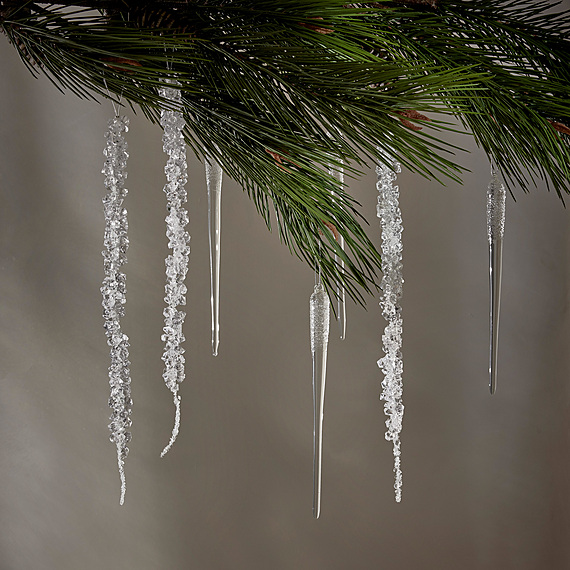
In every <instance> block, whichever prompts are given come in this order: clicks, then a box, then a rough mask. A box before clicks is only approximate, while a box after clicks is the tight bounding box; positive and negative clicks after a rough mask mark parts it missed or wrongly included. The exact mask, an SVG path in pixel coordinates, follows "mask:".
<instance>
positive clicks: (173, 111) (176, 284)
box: [160, 82, 190, 457]
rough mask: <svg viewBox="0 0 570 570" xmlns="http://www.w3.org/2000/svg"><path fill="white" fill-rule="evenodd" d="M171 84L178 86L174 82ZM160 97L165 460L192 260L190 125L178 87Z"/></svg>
mask: <svg viewBox="0 0 570 570" xmlns="http://www.w3.org/2000/svg"><path fill="white" fill-rule="evenodd" d="M171 84H174V83H173V82H171ZM160 95H161V96H162V97H163V98H165V99H167V100H168V101H170V102H171V103H172V105H171V106H168V107H166V106H165V107H164V108H163V109H162V110H161V114H160V124H161V126H162V128H163V129H164V134H163V136H162V142H163V148H164V152H165V153H167V154H168V160H167V162H166V166H165V168H164V172H165V174H166V180H167V183H166V185H165V186H164V192H165V194H166V201H167V210H168V215H167V216H166V235H167V237H168V240H169V241H168V247H169V248H170V250H171V251H172V253H171V254H170V255H169V256H168V257H167V258H166V261H165V264H166V286H165V293H166V296H165V297H164V301H165V302H166V305H167V306H166V308H165V309H164V313H163V314H164V328H163V329H162V330H163V331H164V334H163V335H162V337H161V338H162V340H163V342H164V343H165V348H164V353H163V355H162V360H163V361H164V372H163V374H162V377H163V378H164V381H165V383H166V386H167V387H168V389H169V390H170V391H171V392H172V395H173V400H174V406H175V409H176V411H175V418H174V427H173V428H172V435H171V437H170V441H169V442H168V444H167V445H166V447H165V448H164V449H163V450H162V453H161V454H160V456H161V457H164V456H165V455H166V453H168V451H169V450H170V448H171V447H172V445H173V444H174V442H175V441H176V438H177V436H178V432H179V430H180V395H179V393H178V390H179V386H180V383H181V382H182V381H183V380H184V377H185V374H184V362H185V360H184V349H183V348H182V347H181V346H180V345H181V343H182V342H184V340H185V338H184V334H183V333H182V325H183V323H184V318H185V317H186V313H184V312H183V311H180V310H179V309H178V307H179V306H180V305H185V304H186V285H184V279H185V278H186V273H187V271H188V257H189V254H190V235H189V234H188V232H187V231H186V230H185V229H184V228H185V227H186V225H187V224H188V212H187V211H186V210H185V209H184V207H183V204H184V203H185V202H186V201H187V196H186V189H185V185H186V182H187V180H188V177H187V163H186V144H185V142H184V136H183V134H182V130H183V129H184V126H185V125H186V122H185V121H184V117H183V115H182V112H181V111H180V108H181V106H182V93H181V91H180V89H177V88H175V87H162V88H161V89H160Z"/></svg>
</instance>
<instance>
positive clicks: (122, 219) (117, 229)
mask: <svg viewBox="0 0 570 570" xmlns="http://www.w3.org/2000/svg"><path fill="white" fill-rule="evenodd" d="M128 128H129V120H128V119H127V117H119V116H116V117H114V118H113V119H111V120H110V121H109V128H108V130H107V132H106V134H105V138H106V139H107V144H106V146H105V150H104V152H103V154H104V155H105V157H106V159H105V165H104V167H103V170H102V173H103V174H104V175H105V188H106V190H107V195H106V196H105V197H104V198H103V208H104V212H105V237H104V244H105V250H104V251H103V258H104V268H105V278H104V279H103V285H102V287H101V293H102V295H103V318H104V321H105V322H104V327H105V333H106V335H107V344H108V345H109V346H110V354H111V366H110V367H109V384H110V387H111V396H110V398H109V407H110V408H111V417H110V420H111V423H110V424H109V430H110V431H111V436H110V440H111V441H112V442H113V443H114V444H115V445H116V446H117V463H118V466H119V475H120V477H121V498H120V504H121V505H122V504H123V503H124V502H125V492H126V480H125V459H126V457H127V455H128V453H129V448H128V447H127V444H128V443H129V441H130V440H131V433H130V431H129V428H130V427H131V423H132V422H131V418H130V414H131V408H132V403H133V402H132V400H131V373H130V370H129V365H130V362H129V338H128V336H127V335H126V334H124V333H123V332H122V330H121V322H120V319H121V317H123V316H124V314H125V303H126V279H125V274H124V273H122V272H121V267H122V266H123V265H124V264H125V263H126V262H127V248H128V245H129V240H128V238H127V229H128V225H127V210H126V209H125V208H124V207H123V200H124V198H125V196H126V195H127V189H126V188H125V179H126V178H127V172H126V166H127V158H128V156H129V155H128V154H127V143H126V141H125V138H124V133H126V132H127V131H128Z"/></svg>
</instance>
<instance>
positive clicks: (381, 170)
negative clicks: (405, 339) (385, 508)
mask: <svg viewBox="0 0 570 570" xmlns="http://www.w3.org/2000/svg"><path fill="white" fill-rule="evenodd" d="M378 150H379V152H380V153H381V155H382V156H383V158H384V160H385V162H386V163H388V164H389V166H386V165H385V164H383V163H382V162H379V163H378V164H377V166H376V174H377V175H378V181H377V183H376V189H377V190H378V193H379V195H378V205H377V216H378V217H379V218H380V226H381V229H382V273H383V275H382V281H381V283H380V289H381V290H382V296H381V298H380V307H381V308H382V315H383V316H384V318H385V319H386V320H387V321H388V324H387V325H386V327H385V329H384V334H383V335H382V344H383V350H384V356H383V357H382V358H380V360H378V366H379V368H380V369H381V370H382V372H383V374H384V380H383V381H382V394H381V396H380V398H381V399H383V400H384V412H385V414H386V415H387V416H388V419H387V420H386V427H387V428H388V429H387V431H386V439H387V440H388V441H391V442H392V443H393V451H394V476H395V481H394V490H395V497H396V502H398V503H399V502H400V501H401V500H402V470H401V464H400V432H401V431H402V419H403V415H404V405H403V404H402V389H403V384H402V372H403V361H402V352H401V351H402V315H401V311H402V308H401V306H400V299H401V297H402V289H403V283H404V279H403V276H402V230H403V227H402V215H401V212H400V206H399V203H398V199H399V188H398V186H395V185H394V182H395V180H396V178H397V174H398V173H399V172H401V166H400V163H399V162H398V161H396V160H395V159H394V158H393V157H392V156H390V155H388V154H387V153H385V152H383V151H382V150H381V149H378Z"/></svg>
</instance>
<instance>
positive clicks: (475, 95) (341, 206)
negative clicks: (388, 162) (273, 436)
mask: <svg viewBox="0 0 570 570" xmlns="http://www.w3.org/2000/svg"><path fill="white" fill-rule="evenodd" d="M71 6H75V7H76V8H77V10H75V11H73V10H70V9H69V8H70V7H71ZM546 7H547V4H545V3H544V2H543V1H542V0H531V1H529V2H527V3H525V4H522V5H521V4H519V3H515V2H513V1H512V0H502V1H501V0H493V1H492V0H480V1H479V2H471V1H466V0H385V1H384V2H381V3H377V2H370V3H358V4H350V5H347V4H344V3H343V2H342V1H341V0H307V1H304V0H255V1H254V0H231V1H230V0H215V1H214V0H193V1H190V0H188V1H174V0H168V1H166V0H164V1H163V0H161V1H156V2H134V1H131V0H128V1H127V0H116V1H115V2H111V1H107V2H103V1H98V0H84V1H77V2H59V3H57V4H49V5H46V4H43V3H38V2H15V1H7V2H6V1H5V2H0V27H1V29H2V31H3V32H4V33H5V34H6V35H7V36H8V38H9V40H10V41H11V42H12V43H13V44H14V46H15V47H16V49H17V50H18V52H19V53H20V56H21V57H22V60H23V61H24V63H25V64H26V65H27V66H28V67H29V68H30V71H32V73H35V74H38V73H40V72H41V73H45V74H46V75H47V76H48V77H49V78H50V79H51V80H52V82H53V83H54V84H55V85H56V86H57V87H58V88H60V89H63V90H71V91H72V92H74V93H76V94H77V95H78V96H81V97H86V98H95V99H97V98H101V97H103V98H108V97H111V98H114V99H115V101H117V100H118V99H119V98H120V97H122V99H123V100H124V101H127V102H128V103H129V104H130V105H131V106H135V107H139V108H140V109H141V110H142V112H143V113H144V114H145V116H147V117H148V118H149V119H150V120H152V121H157V120H158V117H159V114H160V109H161V108H162V107H163V106H165V105H169V104H170V103H169V102H168V101H164V100H162V99H161V97H160V95H159V89H158V88H159V87H160V86H161V85H163V83H164V80H165V78H166V77H167V76H174V77H175V78H176V80H177V82H178V85H179V88H180V89H181V90H182V92H183V101H184V114H185V118H186V121H187V125H188V128H187V130H186V132H185V135H186V138H187V142H188V144H189V145H190V146H191V147H192V149H193V150H194V152H195V153H196V155H197V156H198V157H199V158H201V159H203V157H204V156H205V155H210V156H213V157H215V158H216V159H217V160H218V161H219V162H220V164H222V166H223V167H224V169H225V171H226V172H227V173H228V174H229V175H230V176H231V177H233V178H234V179H235V180H236V181H237V182H238V183H240V184H241V185H242V186H243V188H244V190H245V191H246V192H247V193H248V194H249V196H250V197H251V198H252V200H253V202H254V205H255V207H256V208H257V209H258V211H259V213H260V214H261V215H262V216H263V218H264V220H265V221H266V223H267V224H268V226H271V216H270V205H271V204H272V205H273V206H274V209H275V213H276V219H277V228H278V231H279V235H280V237H281V239H282V240H283V242H284V243H285V244H286V245H287V246H288V247H289V248H290V249H291V251H292V252H294V253H295V254H296V255H298V256H299V257H300V258H301V259H303V260H305V261H306V262H307V263H308V264H309V265H311V266H313V267H319V268H320V270H321V274H322V276H323V280H324V282H325V285H326V286H327V288H328V289H329V291H334V290H335V289H336V283H337V282H339V281H340V282H342V283H343V284H344V286H345V287H346V289H347V291H348V292H349V294H350V295H351V296H352V297H353V298H354V299H356V300H358V301H360V302H363V300H364V299H363V296H362V292H363V291H364V292H371V291H372V290H374V288H375V287H376V285H375V283H377V281H378V279H377V273H378V271H379V270H380V256H379V254H378V252H377V250H376V249H375V247H374V245H373V244H372V243H371V242H370V240H368V238H367V237H366V234H365V232H364V230H363V228H362V222H363V220H362V218H361V217H360V215H359V214H358V204H356V203H355V201H354V199H353V198H352V197H351V196H350V195H349V194H348V192H346V190H345V189H343V190H341V191H339V189H338V188H337V186H336V182H335V180H334V178H333V177H331V176H329V174H328V167H329V165H330V164H332V165H333V166H334V165H336V167H340V165H341V163H342V164H344V165H345V168H346V169H347V171H348V173H349V174H350V175H352V176H358V175H359V166H361V165H362V164H363V163H364V162H365V161H369V160H378V157H377V150H376V149H377V147H380V148H381V149H383V150H384V151H388V152H389V153H390V154H394V155H395V156H396V157H397V159H398V160H399V161H400V162H401V163H402V164H403V165H404V166H406V167H407V168H409V169H410V170H412V171H414V172H418V173H420V174H422V175H423V176H426V177H434V178H437V179H441V178H443V177H451V178H454V179H456V180H458V179H459V176H460V173H461V168H460V167H459V166H458V165H457V164H455V163H454V162H453V160H451V159H450V157H452V156H453V155H452V153H453V151H454V148H453V147H450V146H448V145H446V144H445V143H444V142H442V141H441V140H440V133H441V132H442V131H445V130H447V129H449V126H448V125H447V124H446V123H443V122H442V121H441V120H439V121H436V120H433V119H434V118H433V114H434V113H447V114H450V115H455V116H457V117H459V118H460V120H461V121H462V122H463V123H464V124H465V126H466V127H467V128H468V129H470V130H471V132H472V134H473V136H474V137H475V139H476V140H477V142H478V143H479V144H480V145H481V146H482V147H483V148H484V149H485V151H486V152H487V153H488V154H490V155H491V156H493V157H494V159H495V160H496V162H497V163H498V164H499V165H500V166H501V168H502V170H503V172H504V174H506V175H507V176H509V177H510V178H511V179H512V181H515V182H519V183H520V184H521V185H522V186H523V188H527V186H528V182H529V180H528V179H530V181H534V180H535V179H536V178H537V177H542V178H544V179H546V180H547V181H548V183H549V184H552V186H553V187H554V188H555V189H556V191H557V192H558V193H559V195H560V196H561V197H562V195H563V194H564V193H566V192H568V190H569V188H568V182H569V180H570V170H569V169H570V167H569V164H570V145H569V142H568V141H569V137H568V127H567V126H566V125H570V88H569V85H570V31H569V30H570V17H569V16H568V14H567V13H562V14H560V15H557V16H553V15H551V14H546V12H545V8H546ZM93 9H95V10H96V11H93ZM430 118H431V119H432V120H431V121H430V120H429V119H430ZM379 159H380V160H382V159H381V158H379ZM332 192H335V199H334V200H333V199H332ZM331 228H334V230H336V232H338V234H339V235H341V236H342V237H343V238H344V240H345V243H346V250H347V253H346V254H345V253H343V252H342V251H341V250H340V249H339V247H338V244H337V241H336V239H335V238H336V236H335V231H333V230H332V229H331ZM335 254H337V255H338V256H339V257H340V258H342V259H343V260H344V262H345V264H346V268H347V269H346V272H344V273H342V272H340V268H339V266H338V264H337V262H335V258H334V255H335Z"/></svg>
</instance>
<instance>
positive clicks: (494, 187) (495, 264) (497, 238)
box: [487, 162, 507, 394]
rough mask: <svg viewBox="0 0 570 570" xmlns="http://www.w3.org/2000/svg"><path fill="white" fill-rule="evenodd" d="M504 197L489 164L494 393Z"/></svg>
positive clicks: (491, 377)
mask: <svg viewBox="0 0 570 570" xmlns="http://www.w3.org/2000/svg"><path fill="white" fill-rule="evenodd" d="M506 197H507V193H506V191H505V186H504V184H503V183H502V182H501V181H500V180H499V172H498V170H497V167H496V165H495V163H494V162H491V182H490V183H489V189H488V190H487V237H488V239H489V305H490V306H489V390H490V391H491V394H494V393H495V391H496V390H497V360H498V355H499V316H500V312H501V279H502V274H503V236H504V233H505V204H506Z"/></svg>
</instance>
